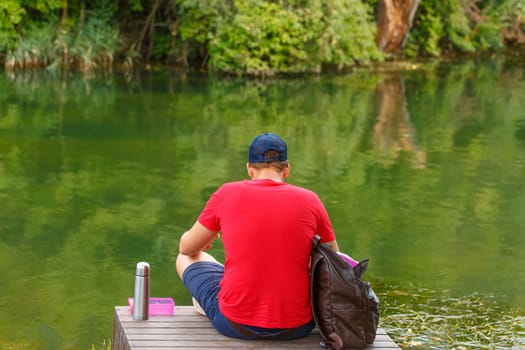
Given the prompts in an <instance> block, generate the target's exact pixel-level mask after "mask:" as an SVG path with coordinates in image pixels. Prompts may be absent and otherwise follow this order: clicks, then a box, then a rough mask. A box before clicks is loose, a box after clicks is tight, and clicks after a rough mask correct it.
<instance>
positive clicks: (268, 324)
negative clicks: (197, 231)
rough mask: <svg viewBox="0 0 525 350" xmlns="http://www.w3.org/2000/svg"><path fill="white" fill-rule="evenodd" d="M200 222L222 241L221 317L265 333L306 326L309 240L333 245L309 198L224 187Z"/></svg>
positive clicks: (252, 184) (320, 209)
mask: <svg viewBox="0 0 525 350" xmlns="http://www.w3.org/2000/svg"><path fill="white" fill-rule="evenodd" d="M199 222H200V223H201V224H202V225H204V226H205V227H206V228H208V229H210V230H212V231H221V233H222V240H223V244H224V249H225V253H226V257H225V258H226V259H225V260H226V261H225V269H224V276H223V279H222V281H221V289H220V292H219V308H220V309H221V311H222V313H223V314H224V316H226V317H227V318H228V319H230V320H232V321H234V322H237V323H240V324H244V325H250V326H258V327H264V328H292V327H297V326H300V325H303V324H305V323H307V322H308V321H310V320H311V319H312V313H311V308H310V290H309V275H308V264H309V260H310V251H311V248H312V237H313V236H314V234H316V233H317V234H319V235H320V236H321V238H322V240H321V241H322V242H328V241H332V240H334V239H335V235H334V231H333V228H332V224H331V222H330V219H329V217H328V214H327V212H326V209H325V208H324V206H323V204H322V203H321V200H320V199H319V197H318V196H317V195H316V194H315V193H314V192H312V191H309V190H307V189H304V188H301V187H297V186H293V185H290V184H287V183H283V182H275V181H272V180H244V181H238V182H230V183H226V184H224V185H222V186H221V187H220V188H219V189H218V190H217V191H216V192H215V193H214V194H213V195H212V196H211V198H210V199H209V201H208V203H207V204H206V206H205V208H204V209H203V211H202V213H201V215H200V216H199Z"/></svg>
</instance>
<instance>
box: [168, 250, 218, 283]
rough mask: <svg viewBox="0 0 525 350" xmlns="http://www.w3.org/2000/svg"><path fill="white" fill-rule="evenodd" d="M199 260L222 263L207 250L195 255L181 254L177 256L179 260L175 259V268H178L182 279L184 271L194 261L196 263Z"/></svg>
mask: <svg viewBox="0 0 525 350" xmlns="http://www.w3.org/2000/svg"><path fill="white" fill-rule="evenodd" d="M198 261H209V262H215V263H217V264H220V263H219V262H218V261H217V259H215V258H214V257H213V256H211V255H210V254H208V253H206V252H200V253H198V254H196V255H193V256H188V255H182V254H179V255H178V256H177V260H176V261H175V268H176V269H177V273H178V274H179V277H180V278H181V279H182V275H183V274H184V271H186V269H187V268H188V266H190V265H191V264H193V263H196V262H198Z"/></svg>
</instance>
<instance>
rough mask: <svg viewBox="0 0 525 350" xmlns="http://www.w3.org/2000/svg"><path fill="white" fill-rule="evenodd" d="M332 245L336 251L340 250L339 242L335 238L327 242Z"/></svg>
mask: <svg viewBox="0 0 525 350" xmlns="http://www.w3.org/2000/svg"><path fill="white" fill-rule="evenodd" d="M326 243H328V244H329V245H330V247H332V249H333V250H334V251H336V252H338V251H339V245H338V244H337V241H336V240H335V239H334V240H333V241H330V242H326Z"/></svg>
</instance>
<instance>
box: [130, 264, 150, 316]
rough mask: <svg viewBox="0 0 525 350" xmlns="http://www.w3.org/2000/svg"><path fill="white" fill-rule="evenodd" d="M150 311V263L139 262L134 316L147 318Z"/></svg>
mask: <svg viewBox="0 0 525 350" xmlns="http://www.w3.org/2000/svg"><path fill="white" fill-rule="evenodd" d="M148 313H149V264H148V263H147V262H139V263H138V264H137V272H136V273H135V293H134V296H133V318H134V319H135V320H147V319H148Z"/></svg>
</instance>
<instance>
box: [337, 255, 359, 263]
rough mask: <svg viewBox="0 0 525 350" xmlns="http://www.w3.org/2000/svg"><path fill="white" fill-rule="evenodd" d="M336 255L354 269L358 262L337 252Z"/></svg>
mask: <svg viewBox="0 0 525 350" xmlns="http://www.w3.org/2000/svg"><path fill="white" fill-rule="evenodd" d="M337 254H338V255H339V256H340V257H341V258H343V260H344V261H346V262H347V263H348V264H349V265H350V266H352V267H356V266H357V264H359V261H357V260H354V259H352V258H351V257H349V256H348V255H346V254H345V253H341V252H337Z"/></svg>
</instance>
